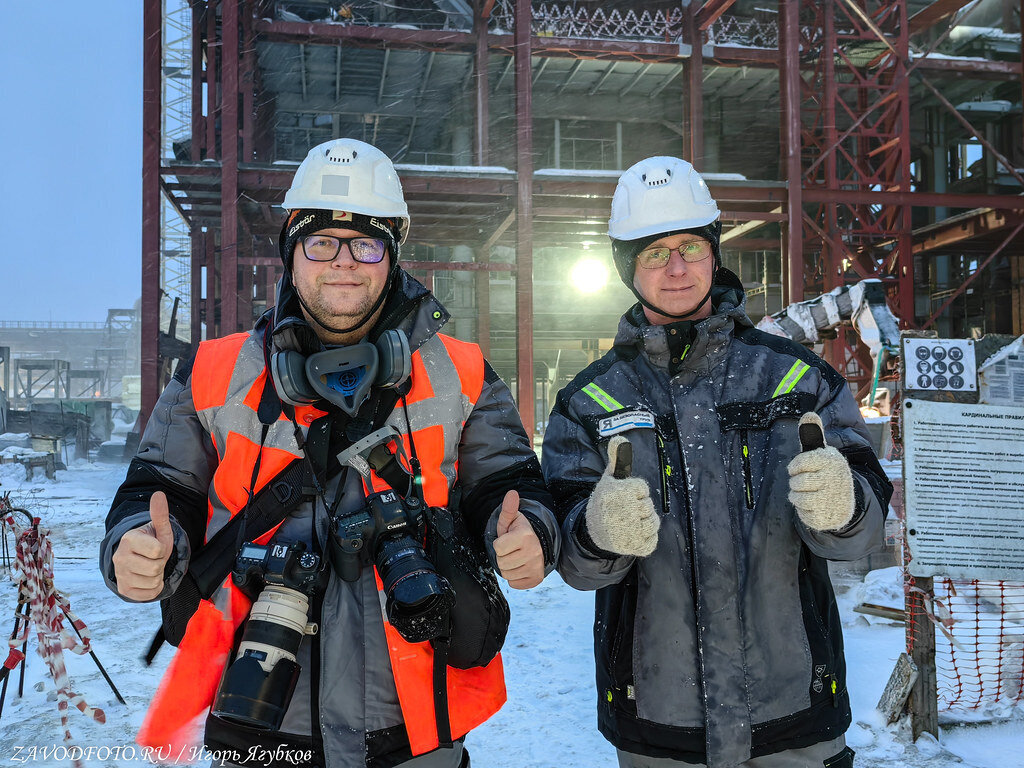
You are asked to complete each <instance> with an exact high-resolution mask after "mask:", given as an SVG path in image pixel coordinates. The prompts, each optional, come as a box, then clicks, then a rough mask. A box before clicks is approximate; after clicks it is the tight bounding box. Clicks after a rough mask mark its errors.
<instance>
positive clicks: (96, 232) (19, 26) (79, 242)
mask: <svg viewBox="0 0 1024 768" xmlns="http://www.w3.org/2000/svg"><path fill="white" fill-rule="evenodd" d="M0 107H2V110H0V111H2V115H3V117H2V118H0V147H3V161H2V166H0V216H2V221H3V227H2V231H3V240H2V245H0V286H2V289H0V320H51V319H52V320H91V321H103V320H106V317H107V309H108V308H109V307H131V306H132V305H133V304H134V303H135V301H136V300H137V299H138V298H139V295H140V292H141V288H140V280H141V277H140V275H141V266H140V255H139V252H140V247H141V245H140V244H141V231H142V222H141V216H142V212H141V184H142V181H141V179H142V176H141V174H142V3H141V2H132V1H131V0H93V1H92V2H87V3H83V2H70V1H69V0H62V1H61V2H56V3H53V2H50V3H34V2H26V3H21V2H19V3H7V4H5V5H4V9H3V22H2V23H0Z"/></svg>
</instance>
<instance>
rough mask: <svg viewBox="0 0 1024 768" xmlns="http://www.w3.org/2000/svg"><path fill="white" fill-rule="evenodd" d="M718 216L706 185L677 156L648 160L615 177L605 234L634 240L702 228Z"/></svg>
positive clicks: (614, 237)
mask: <svg viewBox="0 0 1024 768" xmlns="http://www.w3.org/2000/svg"><path fill="white" fill-rule="evenodd" d="M720 215H721V212H720V211H719V210H718V205H717V204H716V203H715V201H714V198H712V197H711V191H710V190H709V189H708V185H707V183H706V182H705V181H704V179H702V178H701V175H700V174H699V173H697V171H696V169H694V167H693V166H692V165H690V164H689V163H688V162H686V161H685V160H680V159H679V158H678V157H648V158H647V159H646V160H641V161H640V162H639V163H637V164H636V165H634V166H632V167H631V168H629V169H627V170H626V171H625V172H624V173H623V174H622V176H620V177H619V183H618V186H616V187H615V195H614V196H613V197H612V215H611V218H610V219H609V220H608V235H609V237H611V238H612V239H614V240H636V239H638V238H641V237H649V236H650V235H657V234H661V233H663V232H675V231H677V230H682V229H696V228H697V227H703V226H705V225H707V224H710V223H711V222H713V221H716V220H717V219H718V217H719V216H720Z"/></svg>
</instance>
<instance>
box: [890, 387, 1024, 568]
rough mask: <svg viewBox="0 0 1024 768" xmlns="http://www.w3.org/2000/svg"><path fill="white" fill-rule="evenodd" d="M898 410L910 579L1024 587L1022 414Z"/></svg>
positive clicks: (924, 404) (916, 405)
mask: <svg viewBox="0 0 1024 768" xmlns="http://www.w3.org/2000/svg"><path fill="white" fill-rule="evenodd" d="M903 408H904V410H903V425H904V459H903V462H904V463H903V466H904V473H905V480H904V489H905V490H904V492H905V495H906V497H905V504H906V518H907V546H908V547H909V549H910V553H911V562H910V565H909V566H908V568H909V571H910V574H911V575H912V576H949V577H951V578H959V579H1009V580H1014V581H1024V408H1012V407H1002V406H993V405H971V404H964V403H935V402H930V401H925V400H905V401H904V403H903Z"/></svg>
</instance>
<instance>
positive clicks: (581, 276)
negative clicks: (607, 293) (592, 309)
mask: <svg viewBox="0 0 1024 768" xmlns="http://www.w3.org/2000/svg"><path fill="white" fill-rule="evenodd" d="M569 278H570V279H571V280H572V284H573V285H574V286H575V287H576V290H578V291H579V292H580V293H597V292H598V291H600V290H601V289H602V288H604V287H605V285H607V283H608V267H606V266H605V265H604V264H603V263H602V262H600V261H598V260H597V259H580V260H579V261H577V262H576V263H575V264H574V265H573V268H572V272H570V273H569Z"/></svg>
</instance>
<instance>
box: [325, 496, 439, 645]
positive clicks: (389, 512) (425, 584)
mask: <svg viewBox="0 0 1024 768" xmlns="http://www.w3.org/2000/svg"><path fill="white" fill-rule="evenodd" d="M425 527H426V526H425V515H424V506H423V504H422V503H421V502H420V500H419V499H417V498H416V497H415V496H413V495H411V494H410V495H409V497H408V498H403V497H402V496H400V495H399V494H398V493H396V492H395V491H383V492H380V493H375V494H373V495H371V496H370V497H369V498H368V499H367V505H366V507H365V508H364V509H363V510H361V511H359V512H356V513H354V514H351V515H346V516H338V517H335V518H334V519H333V520H332V521H331V527H330V546H329V548H328V551H329V554H330V560H331V565H332V566H333V567H334V570H335V572H336V573H337V574H338V576H340V577H341V578H342V579H344V580H345V581H356V580H358V579H359V573H360V571H361V570H362V568H363V566H365V565H369V564H370V563H372V564H374V565H376V566H377V573H378V575H379V576H380V579H381V582H382V583H383V585H384V595H385V597H386V606H385V609H386V611H387V615H388V621H389V622H390V623H391V626H393V627H394V628H395V629H396V630H397V631H398V633H399V634H400V635H401V636H402V637H403V638H405V639H406V640H407V641H409V642H410V643H421V642H424V641H426V640H433V639H435V638H437V637H441V636H442V635H446V634H447V633H448V631H449V609H450V608H451V607H452V605H454V604H455V592H454V590H453V589H452V587H451V584H449V582H448V580H447V579H446V578H444V576H442V575H440V574H439V573H438V572H437V570H436V569H435V568H434V565H433V564H432V563H431V562H430V560H429V559H428V558H427V554H426V552H424V550H423V546H422V545H421V544H420V542H421V541H422V540H423V535H424V530H425Z"/></svg>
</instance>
